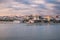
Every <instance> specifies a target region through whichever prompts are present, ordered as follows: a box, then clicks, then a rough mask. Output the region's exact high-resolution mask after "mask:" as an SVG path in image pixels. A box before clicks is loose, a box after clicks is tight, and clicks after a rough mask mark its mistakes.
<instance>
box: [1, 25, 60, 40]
mask: <svg viewBox="0 0 60 40" xmlns="http://www.w3.org/2000/svg"><path fill="white" fill-rule="evenodd" d="M0 39H2V40H59V39H60V24H0Z"/></svg>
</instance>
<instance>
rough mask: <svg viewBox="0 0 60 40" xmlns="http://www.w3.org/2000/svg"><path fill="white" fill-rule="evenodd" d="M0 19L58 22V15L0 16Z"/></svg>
mask: <svg viewBox="0 0 60 40" xmlns="http://www.w3.org/2000/svg"><path fill="white" fill-rule="evenodd" d="M0 21H5V22H19V23H60V15H24V16H0Z"/></svg>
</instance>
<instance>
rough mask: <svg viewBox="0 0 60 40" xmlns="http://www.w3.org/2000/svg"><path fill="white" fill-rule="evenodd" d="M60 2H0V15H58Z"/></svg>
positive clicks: (7, 0)
mask: <svg viewBox="0 0 60 40" xmlns="http://www.w3.org/2000/svg"><path fill="white" fill-rule="evenodd" d="M59 12H60V0H0V14H1V13H3V14H4V15H5V14H16V15H17V14H34V13H36V14H43V15H47V14H48V15H54V14H60V13H59Z"/></svg>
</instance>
